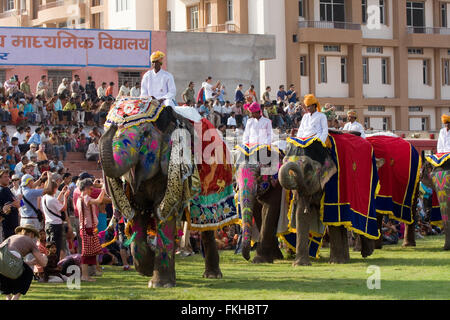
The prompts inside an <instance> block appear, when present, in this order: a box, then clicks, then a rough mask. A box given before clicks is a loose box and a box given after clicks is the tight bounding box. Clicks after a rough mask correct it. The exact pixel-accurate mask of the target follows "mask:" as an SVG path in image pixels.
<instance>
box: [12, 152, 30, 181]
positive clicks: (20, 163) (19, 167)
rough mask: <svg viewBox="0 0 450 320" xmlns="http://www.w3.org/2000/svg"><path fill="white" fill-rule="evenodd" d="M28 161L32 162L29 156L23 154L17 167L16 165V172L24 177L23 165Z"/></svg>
mask: <svg viewBox="0 0 450 320" xmlns="http://www.w3.org/2000/svg"><path fill="white" fill-rule="evenodd" d="M28 162H30V159H29V158H28V157H27V156H22V158H21V160H20V162H19V163H17V165H16V167H15V169H14V170H15V172H16V174H17V175H18V176H19V177H22V175H23V174H22V167H23V166H24V165H26V164H27V163H28Z"/></svg>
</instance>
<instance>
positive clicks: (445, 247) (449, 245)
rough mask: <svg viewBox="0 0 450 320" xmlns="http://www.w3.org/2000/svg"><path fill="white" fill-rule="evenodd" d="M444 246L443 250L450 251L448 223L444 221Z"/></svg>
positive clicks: (449, 225) (449, 227)
mask: <svg viewBox="0 0 450 320" xmlns="http://www.w3.org/2000/svg"><path fill="white" fill-rule="evenodd" d="M443 229H444V233H445V244H444V250H450V222H448V221H444V228H443Z"/></svg>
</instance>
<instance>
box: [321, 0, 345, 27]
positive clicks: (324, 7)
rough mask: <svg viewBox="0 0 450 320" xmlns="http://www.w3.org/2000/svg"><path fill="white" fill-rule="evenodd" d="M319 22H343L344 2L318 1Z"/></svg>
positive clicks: (336, 0)
mask: <svg viewBox="0 0 450 320" xmlns="http://www.w3.org/2000/svg"><path fill="white" fill-rule="evenodd" d="M320 21H330V22H335V21H337V22H345V4H344V0H320Z"/></svg>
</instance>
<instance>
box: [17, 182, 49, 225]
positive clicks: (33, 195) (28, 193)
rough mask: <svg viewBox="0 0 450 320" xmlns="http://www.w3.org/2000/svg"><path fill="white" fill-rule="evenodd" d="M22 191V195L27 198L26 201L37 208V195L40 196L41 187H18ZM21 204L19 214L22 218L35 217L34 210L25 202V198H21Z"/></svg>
mask: <svg viewBox="0 0 450 320" xmlns="http://www.w3.org/2000/svg"><path fill="white" fill-rule="evenodd" d="M20 190H21V191H22V195H23V196H24V197H25V198H27V200H28V202H31V204H32V205H33V206H34V207H35V208H36V209H37V208H38V203H37V199H38V197H41V196H42V192H43V189H30V188H27V187H25V188H20ZM22 202H23V203H22V206H21V207H20V210H19V211H20V216H21V217H22V218H29V217H37V214H36V212H35V211H34V210H33V209H32V208H31V206H29V205H28V203H26V201H25V200H23V199H22Z"/></svg>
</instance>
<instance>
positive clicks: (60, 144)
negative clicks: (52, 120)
mask: <svg viewBox="0 0 450 320" xmlns="http://www.w3.org/2000/svg"><path fill="white" fill-rule="evenodd" d="M49 142H50V143H51V144H52V149H53V154H54V155H55V156H58V158H62V159H63V161H65V160H66V155H67V151H66V147H65V146H64V139H63V138H61V137H60V136H59V131H58V129H56V128H53V132H52V134H51V136H50V140H49Z"/></svg>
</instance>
